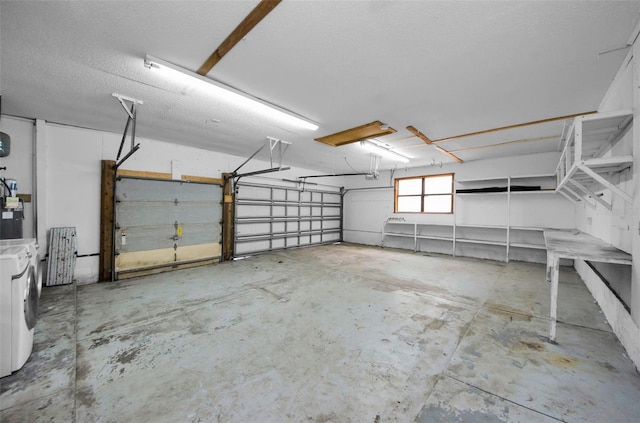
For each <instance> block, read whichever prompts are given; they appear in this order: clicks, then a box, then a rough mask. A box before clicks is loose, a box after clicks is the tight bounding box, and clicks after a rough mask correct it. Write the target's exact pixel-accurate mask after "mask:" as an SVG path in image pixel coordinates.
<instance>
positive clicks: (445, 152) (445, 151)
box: [433, 145, 464, 164]
mask: <svg viewBox="0 0 640 423" xmlns="http://www.w3.org/2000/svg"><path fill="white" fill-rule="evenodd" d="M433 147H434V148H435V149H436V150H438V151H439V152H441V153H444V154H446V155H447V156H449V157H451V158H452V159H453V160H455V161H456V162H458V163H460V164H462V163H464V162H463V161H462V159H461V158H460V157H458V156H456V155H455V154H453V153H451V152H449V151H447V150H445V149H444V148H442V147H440V146H439V145H434V146H433Z"/></svg>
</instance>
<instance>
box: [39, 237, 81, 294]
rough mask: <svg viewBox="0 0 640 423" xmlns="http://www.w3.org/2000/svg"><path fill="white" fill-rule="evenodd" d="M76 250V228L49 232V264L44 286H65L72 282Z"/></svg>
mask: <svg viewBox="0 0 640 423" xmlns="http://www.w3.org/2000/svg"><path fill="white" fill-rule="evenodd" d="M77 250H78V248H77V244H76V228H73V227H69V228H51V229H50V230H49V262H48V266H47V281H46V283H45V286H54V285H66V284H69V283H71V282H73V272H74V270H75V268H76V254H77V252H78V251H77Z"/></svg>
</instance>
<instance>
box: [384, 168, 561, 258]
mask: <svg viewBox="0 0 640 423" xmlns="http://www.w3.org/2000/svg"><path fill="white" fill-rule="evenodd" d="M555 182H556V178H555V175H554V174H544V175H527V176H514V177H502V178H488V179H472V180H459V181H456V185H455V186H456V192H455V205H454V212H455V213H454V215H453V221H452V223H421V222H408V221H404V220H401V218H400V219H399V218H390V219H388V220H386V221H385V222H383V225H382V245H383V246H385V238H386V239H387V240H388V243H387V245H388V244H389V243H392V244H397V242H393V241H391V239H392V238H395V239H402V238H404V239H407V240H411V248H412V249H413V250H414V251H416V252H417V251H432V252H440V253H446V254H451V255H453V256H456V255H462V256H466V255H474V256H477V254H469V252H468V251H467V249H469V248H474V247H475V249H476V250H478V248H477V247H478V246H482V247H483V248H482V249H481V250H482V251H484V255H481V257H484V258H494V259H498V260H502V261H505V262H508V261H509V260H510V259H520V260H522V259H527V260H531V261H539V262H544V260H545V244H544V236H543V230H544V229H545V228H547V227H549V226H551V225H535V224H534V225H526V222H524V220H526V219H525V218H524V217H523V216H527V217H528V219H529V220H531V219H532V218H535V216H534V217H531V216H529V214H528V207H527V205H526V201H527V198H528V197H529V196H532V195H533V196H541V195H543V196H544V195H546V196H557V194H556V190H555ZM505 222H506V224H505ZM493 223H495V224H493ZM425 243H427V244H428V246H429V247H430V248H427V245H425ZM436 243H437V246H436ZM408 246H409V244H408V243H407V244H406V246H405V248H407V247H408ZM476 252H477V251H476Z"/></svg>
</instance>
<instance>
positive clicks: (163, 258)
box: [116, 243, 221, 272]
mask: <svg viewBox="0 0 640 423" xmlns="http://www.w3.org/2000/svg"><path fill="white" fill-rule="evenodd" d="M220 254H221V247H220V244H219V243H211V244H200V245H190V246H185V247H178V248H177V249H173V248H159V249H155V250H145V251H133V252H128V253H121V254H119V255H118V256H117V257H116V267H117V268H118V270H119V271H121V272H122V271H128V270H139V269H145V268H151V267H155V266H161V265H164V264H166V263H175V264H180V263H181V262H190V261H194V260H202V259H208V258H211V259H215V258H218V257H220Z"/></svg>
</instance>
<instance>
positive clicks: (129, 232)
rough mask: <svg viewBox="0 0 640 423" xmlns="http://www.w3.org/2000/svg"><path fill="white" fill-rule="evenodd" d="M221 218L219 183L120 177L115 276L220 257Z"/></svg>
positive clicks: (119, 276)
mask: <svg viewBox="0 0 640 423" xmlns="http://www.w3.org/2000/svg"><path fill="white" fill-rule="evenodd" d="M221 217H222V187H221V186H220V185H218V184H213V183H202V182H186V181H176V180H159V179H147V178H137V177H129V176H119V177H118V179H117V180H116V208H115V219H116V231H115V233H116V235H115V249H116V260H115V270H116V279H120V278H122V277H126V276H127V275H131V274H140V273H141V272H143V271H149V270H154V269H162V268H171V267H179V266H182V265H186V264H193V263H199V262H206V261H212V260H214V261H215V260H219V259H220V256H221V251H222V248H221V224H220V221H221Z"/></svg>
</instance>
